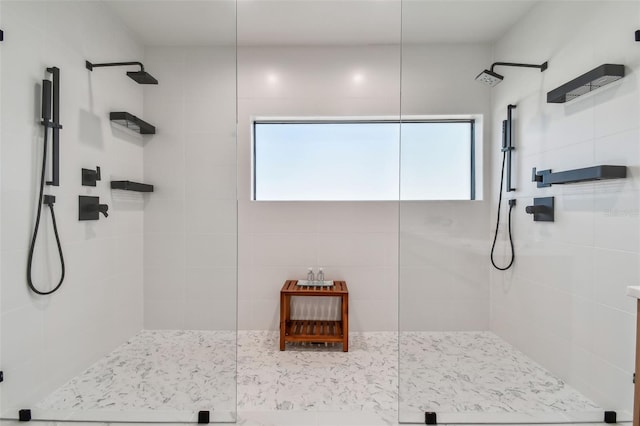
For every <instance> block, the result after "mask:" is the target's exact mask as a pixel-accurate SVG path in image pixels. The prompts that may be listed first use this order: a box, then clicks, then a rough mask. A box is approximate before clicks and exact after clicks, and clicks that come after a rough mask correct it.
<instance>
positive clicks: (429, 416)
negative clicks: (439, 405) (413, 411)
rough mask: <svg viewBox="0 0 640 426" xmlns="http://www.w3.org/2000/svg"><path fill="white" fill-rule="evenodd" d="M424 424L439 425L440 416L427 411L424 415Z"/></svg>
mask: <svg viewBox="0 0 640 426" xmlns="http://www.w3.org/2000/svg"><path fill="white" fill-rule="evenodd" d="M424 424H425V425H437V424H438V416H437V415H436V413H434V412H433V411H427V412H425V413H424Z"/></svg>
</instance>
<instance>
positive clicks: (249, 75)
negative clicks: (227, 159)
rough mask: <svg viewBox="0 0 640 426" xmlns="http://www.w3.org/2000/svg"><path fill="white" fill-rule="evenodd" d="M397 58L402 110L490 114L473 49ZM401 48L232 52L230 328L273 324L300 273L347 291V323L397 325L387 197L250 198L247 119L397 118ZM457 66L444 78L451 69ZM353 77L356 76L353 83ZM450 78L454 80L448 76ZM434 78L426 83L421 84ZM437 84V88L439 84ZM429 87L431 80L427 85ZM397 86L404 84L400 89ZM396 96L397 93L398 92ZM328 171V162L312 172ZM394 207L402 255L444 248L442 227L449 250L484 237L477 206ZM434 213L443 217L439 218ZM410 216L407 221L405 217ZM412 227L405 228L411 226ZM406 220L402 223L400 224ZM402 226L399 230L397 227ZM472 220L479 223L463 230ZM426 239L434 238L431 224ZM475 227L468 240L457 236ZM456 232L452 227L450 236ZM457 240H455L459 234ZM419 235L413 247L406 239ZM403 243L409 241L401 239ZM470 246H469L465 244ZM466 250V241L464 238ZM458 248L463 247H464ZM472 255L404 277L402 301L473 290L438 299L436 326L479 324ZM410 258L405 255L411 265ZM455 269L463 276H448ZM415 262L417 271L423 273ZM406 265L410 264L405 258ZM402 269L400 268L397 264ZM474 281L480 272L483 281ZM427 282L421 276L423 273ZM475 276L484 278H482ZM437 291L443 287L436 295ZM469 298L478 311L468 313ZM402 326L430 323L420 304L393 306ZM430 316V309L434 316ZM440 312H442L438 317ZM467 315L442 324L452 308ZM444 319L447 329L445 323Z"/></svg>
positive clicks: (394, 244) (415, 50) (434, 49)
mask: <svg viewBox="0 0 640 426" xmlns="http://www.w3.org/2000/svg"><path fill="white" fill-rule="evenodd" d="M403 53H404V56H403V59H402V61H403V64H402V65H403V75H402V76H403V77H404V78H405V80H406V82H403V96H405V95H406V96H405V97H404V98H403V102H402V107H403V111H402V112H403V114H410V115H425V114H427V115H428V114H471V113H484V114H487V113H488V112H489V109H488V106H489V91H488V90H487V89H485V88H483V87H481V86H480V87H478V85H477V84H476V83H475V82H474V81H473V77H475V74H474V72H475V70H477V69H482V67H484V66H486V63H487V62H488V61H489V57H490V51H489V49H488V47H487V46H480V45H446V46H423V47H407V48H405V52H403ZM400 61H401V59H400V47H399V46H350V47H304V48H295V47H272V48H269V47H255V48H249V47H242V48H240V49H239V52H238V111H239V113H238V200H239V201H238V203H239V204H238V206H239V283H238V292H239V307H238V309H239V327H240V328H241V329H276V328H277V324H278V316H279V290H280V287H281V286H282V284H283V282H284V281H285V280H286V279H291V278H304V276H305V274H306V268H307V267H309V266H313V267H314V268H316V269H317V267H320V266H322V267H324V269H325V272H326V277H327V278H328V279H343V280H346V281H347V283H348V286H349V290H350V324H351V329H352V330H354V331H372V330H396V329H397V327H398V304H397V303H398V302H397V297H398V250H399V247H398V226H399V209H400V208H399V206H398V203H397V202H252V201H250V198H251V192H250V191H251V151H250V150H251V118H252V117H265V116H267V117H269V116H270V117H292V116H294V117H295V116H301V117H316V116H317V117H322V116H366V115H374V116H380V115H382V116H389V117H399V114H400V96H399V95H400V77H401V74H400V72H401V71H400ZM456 67H457V69H458V71H454V72H453V73H452V72H451V70H452V69H454V70H455V69H456ZM355 73H360V74H362V75H363V77H364V78H363V79H362V81H361V82H360V83H355V82H354V81H353V76H354V74H355ZM452 76H453V77H452ZM430 77H434V78H430ZM439 77H440V78H441V77H447V78H446V79H444V80H442V81H440V80H439V79H438V78H439ZM436 82H437V83H436ZM405 85H406V86H405ZM405 89H406V90H405ZM323 166H324V167H329V168H330V167H331V165H330V164H327V165H323ZM416 206H417V207H415V208H409V207H408V204H407V205H405V204H403V207H402V210H403V215H405V216H403V232H404V226H407V227H409V228H411V230H408V229H407V232H408V235H407V236H403V238H402V240H403V241H405V242H407V244H408V245H407V247H406V250H407V251H406V256H407V259H408V258H409V257H410V256H412V255H416V254H417V255H418V256H422V255H424V254H425V253H431V254H433V253H434V251H435V252H440V253H444V251H443V250H442V241H441V238H440V237H441V236H442V235H443V233H446V234H449V231H450V227H451V222H450V221H453V223H455V225H453V228H454V229H458V231H460V233H459V234H456V235H455V236H453V238H452V239H451V240H450V242H451V243H454V242H455V241H458V242H459V241H460V240H461V239H464V240H465V242H468V241H469V240H474V239H475V238H476V237H477V238H480V239H484V238H486V220H485V219H486V214H485V213H484V211H485V210H486V208H485V207H484V206H483V204H482V203H480V202H478V203H416ZM443 216H446V217H445V218H444V219H445V220H444V221H443V220H441V219H442V218H443ZM410 217H411V218H412V219H410ZM411 220H413V221H411ZM405 221H406V222H405ZM405 223H406V225H405ZM474 224H478V227H477V228H474ZM434 227H435V228H439V229H438V232H437V233H438V234H439V235H437V236H434V235H433V231H434V229H435V228H434ZM473 229H476V231H475V233H473V232H472V236H468V235H466V234H465V232H463V231H464V230H473ZM453 233H454V234H455V231H454V232H453ZM463 234H465V235H464V238H463ZM426 235H429V237H428V238H422V239H420V238H418V239H419V241H416V240H415V239H413V238H414V237H416V236H417V237H420V236H422V237H425V236H426ZM410 240H411V241H410ZM473 243H474V245H475V244H476V241H473ZM465 244H466V243H465ZM467 245H468V244H467ZM476 251H477V248H476V247H474V248H473V249H470V250H459V251H458V252H457V254H455V255H453V256H450V258H449V259H448V262H447V263H446V266H444V265H443V268H441V269H440V270H439V271H438V272H439V275H438V277H439V278H444V279H445V280H446V283H444V282H440V281H435V280H430V279H428V278H426V279H425V278H424V276H422V277H421V281H420V283H419V286H414V285H413V284H414V283H413V281H412V279H413V278H414V277H415V275H410V273H412V272H413V271H414V270H416V268H414V269H413V270H411V272H407V275H405V276H403V277H404V278H406V282H403V283H402V285H403V286H404V285H405V283H406V286H407V287H406V292H405V293H404V294H405V295H408V294H411V297H421V298H423V297H425V295H427V296H428V299H429V302H428V303H430V306H435V305H442V300H438V301H434V299H433V297H432V296H433V294H432V293H431V292H430V289H433V287H439V288H451V284H452V283H454V282H455V283H458V282H459V281H460V282H461V283H460V285H457V284H456V285H457V287H455V288H456V289H457V290H456V291H458V290H460V289H461V288H464V287H467V286H470V287H474V288H475V290H474V291H473V292H472V294H462V295H461V294H459V292H458V294H457V295H456V294H454V293H449V294H447V295H443V293H442V292H441V293H440V296H441V297H444V298H446V299H447V300H448V301H451V302H452V304H451V306H450V307H449V308H448V309H449V311H450V312H451V314H450V315H449V316H447V318H448V319H450V320H453V321H450V322H447V323H446V325H445V324H444V323H443V322H442V321H439V322H440V324H442V326H443V327H445V328H446V327H455V328H456V329H458V328H464V329H469V328H471V329H478V328H481V329H484V328H486V327H487V325H488V304H487V303H486V302H488V287H487V282H488V276H487V270H486V266H485V265H480V263H479V260H478V254H476V253H475V252H476ZM414 259H415V258H414ZM456 262H463V263H464V265H465V268H466V269H468V270H469V272H468V273H467V272H466V271H465V272H463V273H462V275H463V276H464V277H467V278H466V279H462V280H459V278H460V271H459V270H458V269H457V268H458V266H457V265H456ZM423 263H424V262H423V261H420V265H419V267H423V270H421V271H420V273H423V272H428V273H429V272H430V271H427V270H426V268H427V266H426V265H424V264H423ZM413 266H417V265H416V264H415V263H414V264H413ZM403 269H404V270H406V271H409V268H403ZM483 274H484V275H483ZM428 276H430V275H428ZM483 277H484V280H483ZM446 291H447V290H445V292H446ZM478 300H481V301H484V302H485V305H486V306H485V307H483V308H471V305H473V304H477V302H478ZM400 312H401V313H402V314H403V315H405V316H404V317H403V319H404V320H407V321H411V322H412V323H413V324H415V322H416V321H419V322H420V324H421V325H420V327H429V328H432V327H434V325H433V323H432V322H430V321H429V320H430V319H432V318H434V316H437V314H434V315H432V316H430V317H428V318H427V317H425V316H424V314H423V312H424V306H416V305H413V304H410V303H407V304H406V306H405V305H404V304H403V305H402V306H401V307H400ZM434 312H435V311H434ZM437 312H438V313H442V310H441V309H439V310H437ZM458 312H459V313H462V312H469V313H468V314H466V315H464V316H462V318H463V319H460V318H461V317H457V319H456V318H453V316H455V314H456V313H458ZM453 324H455V325H453Z"/></svg>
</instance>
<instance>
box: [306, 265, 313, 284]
mask: <svg viewBox="0 0 640 426" xmlns="http://www.w3.org/2000/svg"><path fill="white" fill-rule="evenodd" d="M307 281H308V282H309V283H308V284H312V283H313V282H314V281H315V277H314V275H313V268H309V269H307Z"/></svg>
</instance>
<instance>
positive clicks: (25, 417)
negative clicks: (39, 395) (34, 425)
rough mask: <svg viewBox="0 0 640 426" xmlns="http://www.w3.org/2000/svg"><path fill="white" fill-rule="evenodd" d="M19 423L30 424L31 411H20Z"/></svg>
mask: <svg viewBox="0 0 640 426" xmlns="http://www.w3.org/2000/svg"><path fill="white" fill-rule="evenodd" d="M18 421H19V422H28V421H31V410H29V409H24V410H19V411H18Z"/></svg>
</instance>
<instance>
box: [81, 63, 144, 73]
mask: <svg viewBox="0 0 640 426" xmlns="http://www.w3.org/2000/svg"><path fill="white" fill-rule="evenodd" d="M86 65H87V69H88V70H89V71H93V69H94V68H99V67H123V66H127V65H138V66H140V71H144V65H142V62H108V63H104V64H92V63H91V62H89V61H86Z"/></svg>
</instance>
